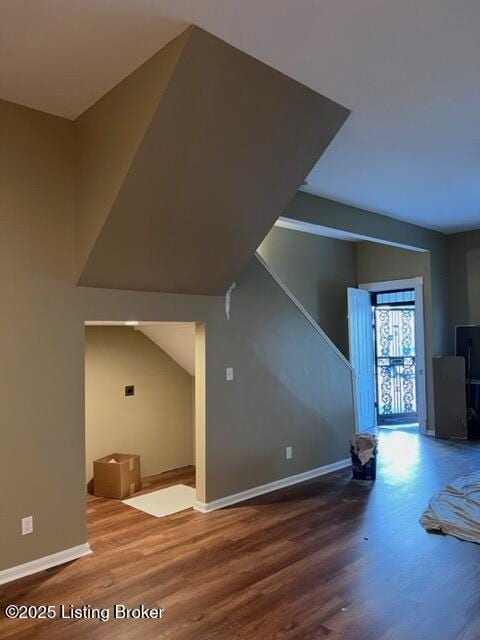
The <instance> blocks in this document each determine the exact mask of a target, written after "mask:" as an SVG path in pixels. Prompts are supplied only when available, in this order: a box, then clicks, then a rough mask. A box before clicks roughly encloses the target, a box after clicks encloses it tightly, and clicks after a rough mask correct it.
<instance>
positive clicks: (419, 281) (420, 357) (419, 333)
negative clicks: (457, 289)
mask: <svg viewBox="0 0 480 640" xmlns="http://www.w3.org/2000/svg"><path fill="white" fill-rule="evenodd" d="M358 288H359V289H366V290H367V291H370V293H376V292H379V291H392V289H414V290H415V349H416V354H415V358H416V369H415V370H416V386H417V415H418V422H419V424H420V433H423V434H424V435H426V434H427V421H428V416H427V386H426V379H425V371H426V368H425V321H424V310H423V277H422V276H418V277H416V278H407V279H404V280H387V281H385V282H368V283H365V284H360V285H358Z"/></svg>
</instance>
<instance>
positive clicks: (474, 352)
mask: <svg viewBox="0 0 480 640" xmlns="http://www.w3.org/2000/svg"><path fill="white" fill-rule="evenodd" d="M469 353H470V376H469V375H468V366H469V364H468V362H469ZM455 355H457V356H463V357H464V358H465V377H466V378H468V377H470V379H471V380H480V326H467V325H461V326H458V327H456V336H455Z"/></svg>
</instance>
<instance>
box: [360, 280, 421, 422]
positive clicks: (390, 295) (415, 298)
mask: <svg viewBox="0 0 480 640" xmlns="http://www.w3.org/2000/svg"><path fill="white" fill-rule="evenodd" d="M348 328H349V347H350V361H351V363H352V366H353V369H354V371H355V386H356V418H357V430H358V431H367V430H371V429H375V428H377V427H379V428H384V429H409V430H419V431H420V432H421V433H426V432H427V416H426V404H427V400H426V384H425V375H424V372H425V349H424V318H423V278H422V277H416V278H409V279H405V280H393V281H388V282H374V283H368V284H361V285H359V288H358V289H354V288H349V289H348Z"/></svg>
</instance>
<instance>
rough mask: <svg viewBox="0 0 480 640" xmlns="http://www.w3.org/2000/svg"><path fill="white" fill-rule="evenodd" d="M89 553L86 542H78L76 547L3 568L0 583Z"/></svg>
mask: <svg viewBox="0 0 480 640" xmlns="http://www.w3.org/2000/svg"><path fill="white" fill-rule="evenodd" d="M89 553H92V550H91V549H90V545H89V544H88V542H86V543H85V544H79V545H77V546H76V547H71V548H70V549H65V550H64V551H59V552H58V553H52V554H51V555H49V556H44V557H43V558H38V560H32V561H31V562H25V564H19V565H17V566H16V567H11V568H10V569H4V570H3V571H0V584H6V583H7V582H12V580H18V579H19V578H24V577H25V576H30V575H31V574H32V573H38V572H39V571H44V570H45V569H51V568H52V567H56V566H57V565H59V564H64V563H65V562H71V561H72V560H77V558H81V557H82V556H86V555H88V554H89Z"/></svg>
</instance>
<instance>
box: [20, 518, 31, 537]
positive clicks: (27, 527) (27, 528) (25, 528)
mask: <svg viewBox="0 0 480 640" xmlns="http://www.w3.org/2000/svg"><path fill="white" fill-rule="evenodd" d="M29 533H33V516H27V517H26V518H22V536H26V535H28V534H29Z"/></svg>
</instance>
